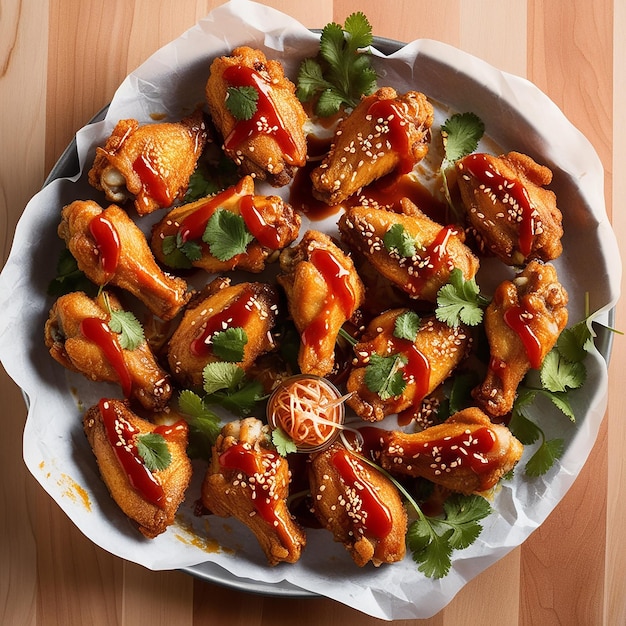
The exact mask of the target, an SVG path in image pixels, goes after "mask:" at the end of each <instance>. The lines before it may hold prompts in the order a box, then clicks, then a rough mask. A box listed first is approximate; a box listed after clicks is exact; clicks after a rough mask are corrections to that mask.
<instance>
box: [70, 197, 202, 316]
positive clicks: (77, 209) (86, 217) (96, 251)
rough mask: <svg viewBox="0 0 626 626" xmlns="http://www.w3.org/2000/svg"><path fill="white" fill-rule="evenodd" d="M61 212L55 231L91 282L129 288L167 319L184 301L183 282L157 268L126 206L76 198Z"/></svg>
mask: <svg viewBox="0 0 626 626" xmlns="http://www.w3.org/2000/svg"><path fill="white" fill-rule="evenodd" d="M61 215H62V220H61V223H60V224H59V228H58V232H59V236H60V237H61V238H62V239H64V240H65V243H66V245H67V247H68V249H69V251H70V252H71V253H72V256H73V257H74V258H75V259H76V262H77V263H78V267H79V269H80V270H81V271H83V272H84V273H85V275H86V276H87V278H89V280H91V281H92V282H94V283H95V284H96V285H100V286H103V285H107V284H111V285H116V286H117V287H120V288H121V289H124V290H126V291H128V292H130V293H132V294H133V295H134V296H135V297H136V298H138V299H139V300H140V301H141V302H143V303H144V304H145V305H146V306H147V307H148V309H150V311H151V312H152V313H154V314H155V315H156V316H157V317H160V318H161V319H163V320H169V319H172V318H173V317H175V316H176V315H177V313H178V312H179V311H180V310H181V309H182V308H183V307H184V306H185V304H187V301H188V300H189V297H190V295H191V294H190V293H188V292H187V283H186V282H185V281H184V280H183V279H182V278H178V277H174V276H170V275H169V274H165V273H164V272H163V270H161V268H160V267H159V266H158V265H157V263H156V261H155V260H154V257H153V256H152V252H151V251H150V247H149V246H148V243H147V241H146V237H145V235H144V234H143V233H142V232H141V230H140V229H139V227H138V226H137V225H136V224H135V223H134V222H133V220H131V219H130V217H128V215H127V213H126V211H124V210H123V209H121V208H120V207H118V206H116V205H114V204H112V205H111V206H109V207H108V208H107V209H102V207H100V206H99V205H98V204H97V203H96V202H93V201H92V200H87V201H81V200H77V201H75V202H72V203H71V204H68V205H67V206H65V207H64V208H63V211H62V213H61Z"/></svg>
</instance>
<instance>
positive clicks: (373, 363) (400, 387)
mask: <svg viewBox="0 0 626 626" xmlns="http://www.w3.org/2000/svg"><path fill="white" fill-rule="evenodd" d="M405 362H406V357H404V356H402V355H391V356H388V357H384V356H380V355H379V354H376V353H373V354H372V355H371V356H370V363H369V365H368V366H367V367H366V368H365V378H364V382H365V385H366V386H367V388H368V389H369V390H370V391H371V392H373V393H377V394H378V396H379V398H380V399H381V400H388V399H389V398H394V397H396V396H399V395H401V394H402V392H403V391H404V389H405V387H406V381H405V380H404V378H403V377H402V371H401V369H400V367H401V365H403V364H404V363H405Z"/></svg>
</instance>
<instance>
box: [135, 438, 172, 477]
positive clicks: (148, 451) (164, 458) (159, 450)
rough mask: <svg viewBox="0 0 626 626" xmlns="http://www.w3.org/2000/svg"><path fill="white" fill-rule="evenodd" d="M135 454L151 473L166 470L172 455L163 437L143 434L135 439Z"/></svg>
mask: <svg viewBox="0 0 626 626" xmlns="http://www.w3.org/2000/svg"><path fill="white" fill-rule="evenodd" d="M135 443H136V445H137V452H138V454H139V456H140V457H141V458H142V459H143V462H144V463H145V465H146V467H147V468H148V469H149V470H150V471H151V472H156V471H160V470H164V469H166V468H167V467H168V466H169V464H170V463H171V462H172V453H171V452H170V451H169V448H168V447H167V442H166V441H165V438H164V437H163V435H161V434H159V433H143V434H142V435H137V437H135Z"/></svg>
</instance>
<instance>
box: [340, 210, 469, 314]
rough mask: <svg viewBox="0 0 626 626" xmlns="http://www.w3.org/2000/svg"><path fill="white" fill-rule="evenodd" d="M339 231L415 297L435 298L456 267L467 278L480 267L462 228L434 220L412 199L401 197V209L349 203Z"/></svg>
mask: <svg viewBox="0 0 626 626" xmlns="http://www.w3.org/2000/svg"><path fill="white" fill-rule="evenodd" d="M339 230H340V232H341V237H342V239H343V240H344V241H345V242H346V244H348V245H349V246H350V248H352V249H353V250H355V251H358V252H359V253H361V254H362V255H364V256H365V259H366V261H368V262H370V263H371V264H372V266H373V267H374V268H375V269H376V270H378V272H380V273H381V274H382V275H383V276H384V277H385V278H387V279H388V280H390V281H391V282H392V283H393V284H394V285H396V286H397V287H399V288H400V289H401V290H402V291H404V292H406V293H408V294H409V296H411V297H412V298H416V299H421V300H428V301H430V302H434V301H436V299H437V292H438V291H439V289H440V288H441V287H442V286H443V285H445V284H446V283H447V282H448V281H449V278H450V273H451V272H452V270H453V269H454V268H458V269H460V270H461V272H462V274H463V276H464V278H465V279H466V280H469V279H471V278H473V277H474V276H475V275H476V272H477V271H478V259H477V258H476V256H475V255H474V254H473V253H472V252H471V250H470V249H469V248H468V247H467V246H466V245H465V244H464V243H463V234H462V232H460V231H459V230H458V229H457V228H455V227H452V226H441V225H440V224H438V223H437V222H434V221H433V220H431V219H430V218H429V217H428V216H427V215H425V214H424V213H423V212H422V211H420V210H419V208H417V207H416V206H415V205H414V204H413V203H412V202H411V201H410V200H409V199H408V198H403V199H402V200H401V213H396V212H394V211H386V210H383V209H376V208H370V207H366V206H357V207H352V208H349V209H347V210H346V212H345V213H344V214H343V215H342V216H341V218H340V220H339Z"/></svg>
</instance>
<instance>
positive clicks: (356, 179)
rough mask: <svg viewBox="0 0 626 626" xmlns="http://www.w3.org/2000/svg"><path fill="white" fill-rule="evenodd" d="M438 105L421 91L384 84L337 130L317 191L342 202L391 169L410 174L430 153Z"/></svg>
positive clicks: (318, 171) (318, 172)
mask: <svg viewBox="0 0 626 626" xmlns="http://www.w3.org/2000/svg"><path fill="white" fill-rule="evenodd" d="M433 120H434V112H433V107H432V105H431V104H430V102H428V100H427V99H426V96H425V95H424V94H422V93H420V92H418V91H409V92H407V93H405V94H403V95H398V94H397V93H396V91H395V89H393V88H391V87H382V88H381V89H379V90H378V91H376V93H374V94H372V95H371V96H367V97H365V98H363V99H362V100H361V102H360V103H359V104H358V106H357V107H356V108H355V109H354V110H353V111H352V113H350V115H349V116H348V117H346V118H345V119H343V120H342V121H341V122H340V123H339V124H338V125H337V130H336V131H335V136H334V139H333V145H332V146H331V149H330V152H329V153H328V155H327V156H326V158H325V159H324V160H323V161H322V164H321V165H320V166H319V167H317V168H315V169H314V170H313V171H312V172H311V180H312V181H313V195H314V196H315V197H316V198H318V199H319V200H322V201H323V202H326V204H329V205H335V204H340V203H341V202H343V201H344V200H346V199H347V198H349V197H350V196H351V195H352V194H354V193H356V192H357V191H359V190H360V189H361V188H362V187H364V186H365V185H369V184H370V183H372V182H373V181H375V180H376V179H378V178H381V177H382V176H385V175H386V174H390V173H391V172H398V173H400V174H404V173H407V172H410V171H411V170H412V169H413V166H414V165H415V164H416V163H418V162H419V161H421V160H422V159H423V158H424V157H425V156H426V153H427V152H428V142H429V141H430V127H431V126H432V124H433Z"/></svg>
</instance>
